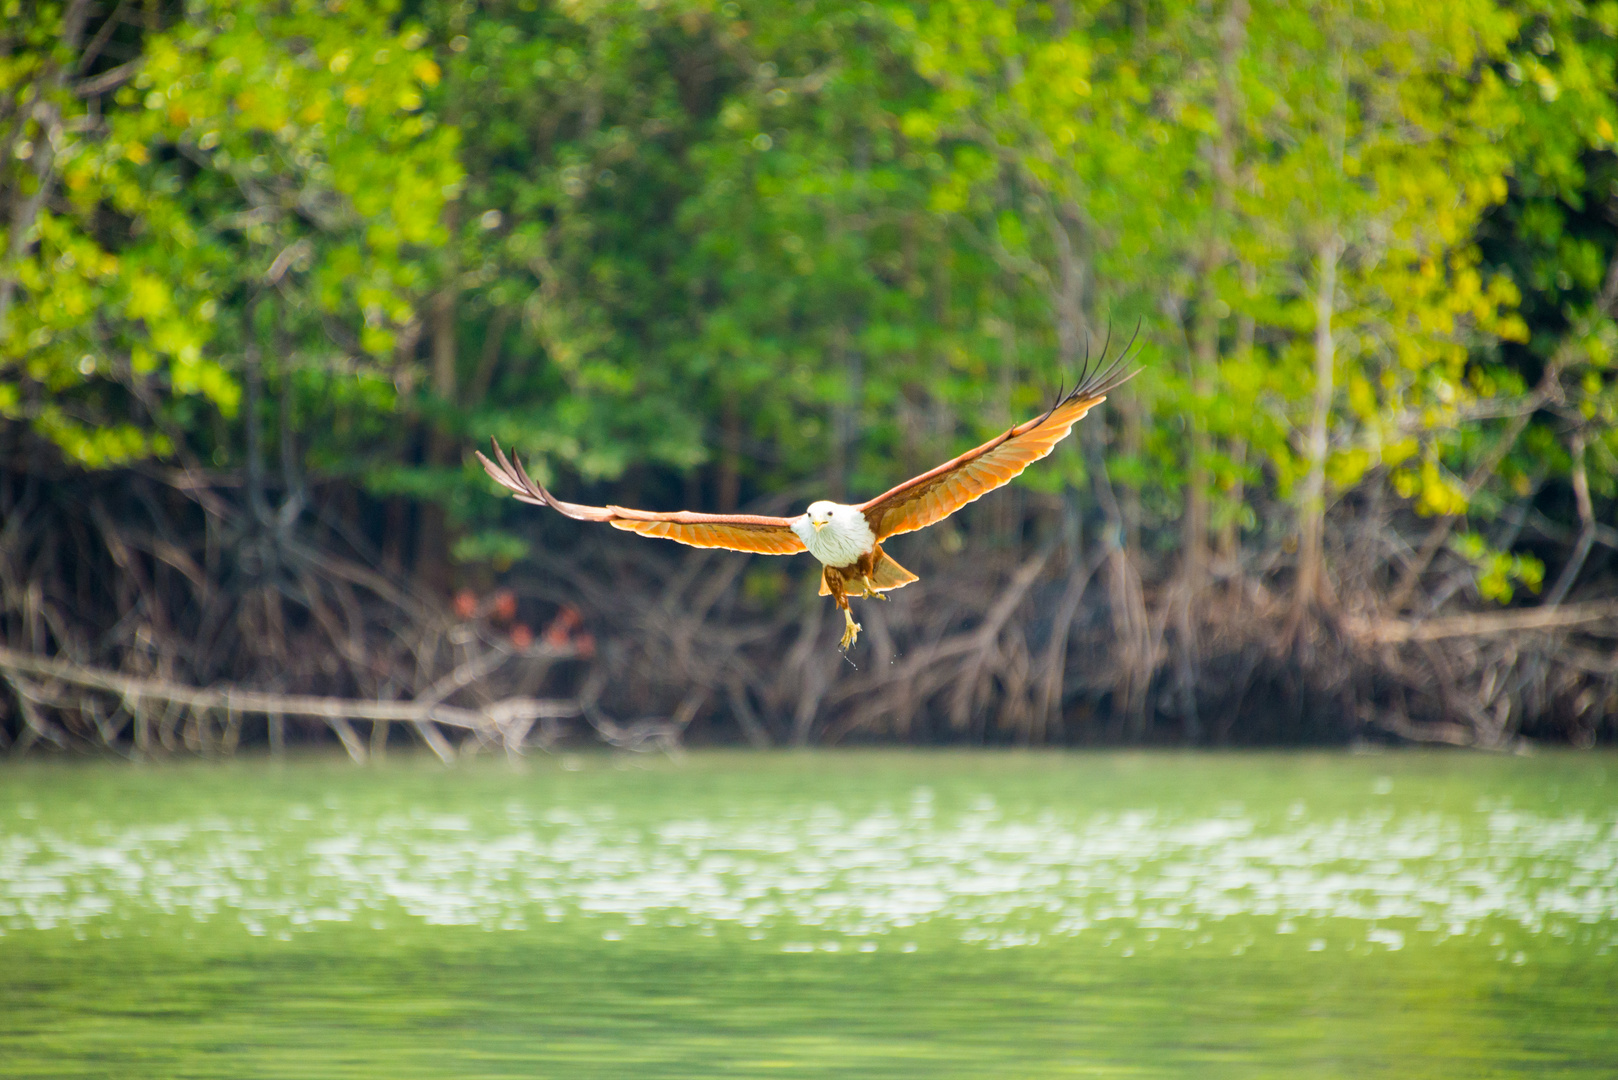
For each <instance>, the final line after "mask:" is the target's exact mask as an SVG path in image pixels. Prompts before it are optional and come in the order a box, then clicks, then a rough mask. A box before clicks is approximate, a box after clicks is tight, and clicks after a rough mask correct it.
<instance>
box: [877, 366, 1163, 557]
mask: <svg viewBox="0 0 1618 1080" xmlns="http://www.w3.org/2000/svg"><path fill="white" fill-rule="evenodd" d="M1132 344H1133V342H1132ZM1129 352H1130V350H1129V349H1128V348H1125V349H1124V351H1123V352H1122V353H1121V354H1119V356H1118V358H1117V359H1116V360H1114V361H1113V362H1112V363H1111V364H1104V365H1103V364H1098V365H1097V367H1096V370H1095V371H1094V372H1085V373H1084V374H1082V375H1080V377H1079V385H1077V386H1075V387H1074V388H1073V390H1072V392H1071V393H1068V394H1065V395H1063V396H1062V397H1061V398H1060V399H1059V400H1058V401H1057V402H1056V404H1055V405H1053V406H1051V408H1050V410H1049V411H1047V412H1046V413H1045V414H1044V415H1043V416H1037V417H1035V418H1034V419H1032V420H1028V421H1025V422H1024V423H1021V424H1018V425H1017V426H1016V427H1014V428H1010V429H1008V430H1006V431H1004V432H1002V433H1001V434H999V435H996V436H995V437H994V438H992V439H990V440H989V441H988V442H986V443H984V444H983V445H982V446H980V447H978V448H977V449H976V450H968V451H967V452H966V453H964V454H962V455H961V456H960V457H958V458H955V459H954V460H953V461H946V462H944V464H942V465H940V466H938V468H936V469H933V470H931V471H930V472H924V473H922V474H921V475H920V476H916V477H912V478H911V479H909V480H906V481H905V482H904V483H902V484H900V485H899V486H898V487H896V488H893V489H892V490H891V491H887V492H884V493H883V494H881V495H878V496H877V497H876V498H874V499H872V500H871V501H870V502H868V503H865V504H864V505H862V506H861V507H860V510H861V511H862V512H863V513H864V514H865V520H866V521H867V522H869V523H870V526H871V531H872V532H874V533H875V534H876V538H877V540H878V541H881V540H886V539H887V538H888V537H890V536H894V535H896V534H898V533H907V532H915V531H916V530H917V529H925V528H926V527H927V526H929V525H932V524H934V523H936V522H939V521H942V520H944V519H945V518H947V517H949V516H950V515H951V514H953V513H955V511H957V510H959V509H960V508H961V507H963V506H965V505H966V504H967V503H969V502H972V501H973V500H975V499H979V498H982V497H983V496H984V495H987V494H988V493H989V492H991V491H993V490H994V489H995V488H997V487H1000V486H1001V485H1002V484H1006V483H1009V482H1010V481H1011V480H1012V479H1013V478H1014V477H1016V476H1017V474H1018V473H1020V472H1022V471H1023V470H1024V469H1026V468H1027V467H1028V466H1029V465H1031V464H1033V463H1034V462H1036V461H1038V460H1039V459H1040V458H1042V457H1044V456H1045V455H1046V454H1048V453H1050V452H1051V450H1052V449H1053V448H1054V447H1055V446H1056V444H1057V443H1059V442H1061V441H1062V440H1063V439H1065V438H1067V433H1068V432H1069V431H1071V430H1073V425H1074V424H1076V423H1078V422H1079V421H1080V420H1082V419H1083V418H1084V414H1085V413H1087V412H1089V411H1090V410H1091V409H1093V408H1095V407H1096V406H1097V405H1099V404H1101V403H1102V402H1103V401H1105V400H1106V399H1107V394H1108V393H1110V392H1111V391H1112V390H1114V389H1116V388H1117V387H1118V386H1120V385H1122V384H1123V383H1125V382H1127V381H1129V380H1130V379H1132V378H1134V377H1135V374H1136V371H1138V370H1139V369H1134V370H1130V369H1128V368H1127V362H1128V359H1129ZM1102 355H1103V356H1105V355H1106V350H1105V349H1103V350H1102Z"/></svg>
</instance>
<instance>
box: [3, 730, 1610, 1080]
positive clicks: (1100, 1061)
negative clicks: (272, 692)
mask: <svg viewBox="0 0 1618 1080" xmlns="http://www.w3.org/2000/svg"><path fill="white" fill-rule="evenodd" d="M1614 765H1618V761H1615V760H1614V759H1613V758H1611V757H1610V756H1609V757H1603V756H1599V755H1581V756H1574V755H1555V754H1552V755H1542V756H1540V757H1536V758H1527V759H1524V758H1497V757H1474V756H1465V755H1445V754H1431V755H1429V754H1409V755H1404V754H1398V755H1394V754H1389V755H1370V756H1358V757H1332V756H1325V755H1281V754H1229V755H1206V756H1198V755H1129V754H1102V755H1059V754H1051V755H1007V754H979V755H970V754H943V753H939V754H925V753H920V754H917V753H910V754H899V753H895V754H876V753H873V754H839V755H767V756H759V755H745V754H713V755H696V756H693V757H688V758H686V759H684V760H682V761H679V762H670V761H665V760H660V759H639V758H637V759H634V760H632V761H628V760H623V759H614V758H610V757H605V756H603V757H589V756H583V757H573V756H567V757H562V758H539V759H535V760H534V761H532V762H531V763H530V764H529V766H528V767H527V769H526V770H525V771H523V772H513V771H512V770H511V769H509V768H507V767H506V766H505V765H504V764H503V763H496V762H485V763H478V762H473V763H470V764H468V765H465V766H462V767H460V768H457V769H455V770H451V771H445V770H442V769H439V768H437V767H436V766H435V765H431V764H428V763H426V762H421V761H394V762H390V763H389V764H387V765H386V766H384V767H382V768H377V769H370V770H363V771H361V770H354V769H351V768H349V767H347V766H346V765H345V764H342V763H339V762H334V761H330V760H325V759H316V760H305V761H299V762H295V763H292V764H274V763H269V762H264V761H256V762H255V761H237V762H232V763H227V764H212V765H211V764H205V763H189V764H176V765H165V766H148V767H135V766H129V765H124V764H111V763H107V764H90V763H75V764H64V765H55V764H36V765H23V766H16V765H12V766H8V767H7V768H6V769H5V770H4V771H0V972H4V976H3V978H0V1075H3V1076H8V1077H9V1076H82V1075H91V1074H97V1075H118V1076H131V1077H147V1076H150V1077H170V1076H187V1077H190V1076H196V1077H204V1076H209V1077H211V1076H218V1077H249V1076H293V1075H295V1076H299V1077H304V1076H308V1077H318V1076H393V1077H412V1076H518V1075H521V1076H556V1077H572V1076H626V1075H634V1076H691V1077H704V1076H759V1075H774V1074H776V1073H781V1072H787V1073H791V1074H795V1075H805V1076H859V1077H867V1076H895V1077H899V1076H918V1075H927V1076H984V1075H994V1076H1124V1075H1128V1076H1132V1077H1133V1076H1184V1075H1195V1076H1232V1077H1236V1076H1242V1077H1249V1076H1267V1075H1274V1076H1295V1075H1301V1074H1308V1075H1311V1076H1345V1077H1347V1076H1356V1077H1359V1076H1390V1077H1392V1076H1399V1077H1408V1076H1476V1075H1480V1074H1485V1073H1486V1074H1488V1075H1491V1076H1519V1075H1520V1076H1568V1077H1573V1076H1580V1077H1582V1076H1591V1077H1595V1076H1610V1075H1612V1074H1613V1063H1614V1062H1618V1024H1615V1023H1614V1021H1615V1019H1618V956H1615V953H1614V947H1615V946H1618V771H1614V770H1613V768H1612V767H1613V766H1614ZM1609 772H1611V773H1612V774H1613V780H1612V781H1611V782H1609V780H1608V774H1609Z"/></svg>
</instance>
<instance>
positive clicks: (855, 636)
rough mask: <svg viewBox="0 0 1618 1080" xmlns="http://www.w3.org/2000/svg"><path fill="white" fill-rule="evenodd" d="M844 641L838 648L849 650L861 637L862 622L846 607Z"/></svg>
mask: <svg viewBox="0 0 1618 1080" xmlns="http://www.w3.org/2000/svg"><path fill="white" fill-rule="evenodd" d="M843 620H844V622H843V641H842V644H841V645H839V646H838V648H840V649H842V650H843V651H844V652H847V651H848V650H849V649H850V648H852V647H853V645H854V642H856V641H858V640H859V637H860V629H861V627H860V624H859V623H857V622H855V621H854V616H853V615H851V614H849V612H848V611H847V610H846V609H845V610H844V611H843Z"/></svg>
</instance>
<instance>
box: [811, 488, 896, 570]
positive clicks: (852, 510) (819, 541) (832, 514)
mask: <svg viewBox="0 0 1618 1080" xmlns="http://www.w3.org/2000/svg"><path fill="white" fill-rule="evenodd" d="M792 531H793V532H795V533H797V534H798V539H800V540H802V541H803V545H804V547H806V548H808V549H809V554H811V555H813V556H814V557H815V558H817V559H819V560H820V561H821V562H822V563H825V564H826V565H827V566H849V565H851V564H852V563H853V562H854V561H855V560H856V559H858V558H859V557H860V556H861V555H864V554H865V553H866V552H868V551H870V550H871V548H872V546H873V545H875V543H876V534H875V533H873V532H872V531H871V525H870V523H869V522H868V521H866V520H865V515H864V514H863V513H861V512H860V509H859V507H857V506H844V505H843V504H841V503H834V502H830V501H828V500H826V499H821V500H819V501H818V502H812V503H810V504H809V509H808V510H807V511H806V512H805V513H804V515H803V517H801V518H798V519H797V520H796V521H794V522H793V523H792Z"/></svg>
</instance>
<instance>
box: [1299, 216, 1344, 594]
mask: <svg viewBox="0 0 1618 1080" xmlns="http://www.w3.org/2000/svg"><path fill="white" fill-rule="evenodd" d="M1342 252H1343V242H1342V238H1341V237H1339V236H1338V235H1337V233H1336V232H1332V233H1331V234H1330V235H1329V236H1328V237H1326V239H1324V240H1323V241H1321V243H1320V246H1319V248H1318V249H1317V250H1316V265H1315V400H1314V407H1313V409H1312V410H1311V412H1310V416H1309V442H1308V446H1307V456H1308V460H1309V471H1308V473H1307V474H1305V477H1304V482H1303V491H1302V492H1301V493H1300V497H1299V500H1298V581H1297V586H1296V588H1295V590H1294V592H1293V617H1294V620H1298V619H1301V617H1302V616H1303V614H1304V613H1305V612H1306V611H1307V610H1308V609H1309V608H1310V607H1312V606H1313V605H1314V604H1315V603H1316V601H1317V600H1318V599H1319V597H1320V591H1321V581H1322V576H1323V573H1324V560H1325V556H1324V553H1323V551H1322V547H1321V544H1322V536H1323V533H1324V526H1325V518H1326V451H1327V448H1328V443H1327V439H1326V427H1327V422H1328V421H1329V420H1330V419H1331V401H1332V393H1333V391H1334V389H1335V385H1334V381H1333V380H1334V369H1335V361H1336V343H1335V341H1334V340H1333V337H1332V315H1333V313H1334V311H1335V303H1336V293H1337V261H1338V259H1340V258H1341V257H1342Z"/></svg>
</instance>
